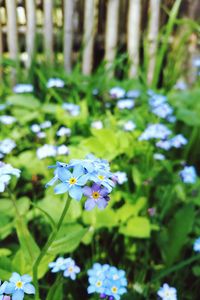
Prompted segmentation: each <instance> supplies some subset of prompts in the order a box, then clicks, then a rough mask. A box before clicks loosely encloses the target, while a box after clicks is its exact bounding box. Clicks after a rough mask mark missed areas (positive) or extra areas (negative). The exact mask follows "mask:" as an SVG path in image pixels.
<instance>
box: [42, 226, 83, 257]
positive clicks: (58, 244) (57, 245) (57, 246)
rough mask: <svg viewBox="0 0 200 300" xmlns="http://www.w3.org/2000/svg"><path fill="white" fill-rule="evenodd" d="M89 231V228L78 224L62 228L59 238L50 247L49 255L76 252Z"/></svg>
mask: <svg viewBox="0 0 200 300" xmlns="http://www.w3.org/2000/svg"><path fill="white" fill-rule="evenodd" d="M87 231H88V229H87V228H84V227H83V226H81V225H79V224H76V223H75V224H71V225H64V226H62V228H61V230H60V232H59V233H58V236H57V238H56V239H55V241H54V242H53V243H52V245H51V246H50V248H49V250H48V253H50V254H51V255H58V254H65V253H70V252H72V251H74V250H75V249H76V248H77V247H78V245H79V244H80V242H81V240H82V238H83V237H84V235H85V234H86V232H87Z"/></svg>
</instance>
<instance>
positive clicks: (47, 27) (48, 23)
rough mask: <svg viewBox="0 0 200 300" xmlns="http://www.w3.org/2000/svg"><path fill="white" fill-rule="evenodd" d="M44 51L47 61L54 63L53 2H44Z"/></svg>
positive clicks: (46, 0)
mask: <svg viewBox="0 0 200 300" xmlns="http://www.w3.org/2000/svg"><path fill="white" fill-rule="evenodd" d="M43 5H44V6H43V8H44V28H43V30H44V50H45V56H46V61H48V62H50V63H53V0H44V4H43Z"/></svg>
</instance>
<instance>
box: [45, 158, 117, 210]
mask: <svg viewBox="0 0 200 300" xmlns="http://www.w3.org/2000/svg"><path fill="white" fill-rule="evenodd" d="M52 167H53V168H55V171H54V178H53V179H52V180H51V181H50V182H49V183H47V185H46V186H51V185H53V184H55V182H57V181H59V182H60V183H59V184H57V185H56V186H55V189H54V191H55V193H56V194H63V193H66V192H68V193H69V195H70V196H71V197H72V198H73V199H75V200H77V201H80V200H81V198H82V196H83V195H84V196H86V197H87V200H86V202H85V209H87V210H90V209H92V208H94V207H95V206H98V207H99V208H100V209H103V208H105V207H106V206H107V204H108V201H109V200H110V198H109V196H108V194H109V193H110V192H111V191H112V188H113V187H114V182H113V180H112V179H111V178H112V177H113V174H112V173H111V172H110V167H109V163H108V162H107V161H106V160H103V159H98V158H96V157H95V156H93V155H92V154H89V155H87V156H86V158H85V159H72V160H71V161H70V162H69V164H64V163H60V162H57V163H56V166H52ZM87 184H88V185H87Z"/></svg>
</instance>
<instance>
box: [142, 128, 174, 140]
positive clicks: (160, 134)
mask: <svg viewBox="0 0 200 300" xmlns="http://www.w3.org/2000/svg"><path fill="white" fill-rule="evenodd" d="M171 133H172V132H171V130H169V129H168V128H167V127H166V126H165V125H163V124H150V125H148V127H147V128H146V129H145V131H144V132H143V133H142V134H141V136H140V137H139V141H146V140H149V139H162V140H164V139H166V138H167V137H168V136H169V135H170V134H171Z"/></svg>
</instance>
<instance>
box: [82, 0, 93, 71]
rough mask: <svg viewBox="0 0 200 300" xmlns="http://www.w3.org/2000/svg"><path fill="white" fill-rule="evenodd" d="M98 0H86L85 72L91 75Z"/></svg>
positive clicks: (83, 67)
mask: <svg viewBox="0 0 200 300" xmlns="http://www.w3.org/2000/svg"><path fill="white" fill-rule="evenodd" d="M96 5H97V0H85V12H84V34H83V46H84V49H83V64H82V72H83V74H86V75H89V74H91V71H92V64H93V47H94V36H95V31H96V26H95V24H96V17H97V16H96V12H97V10H96Z"/></svg>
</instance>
